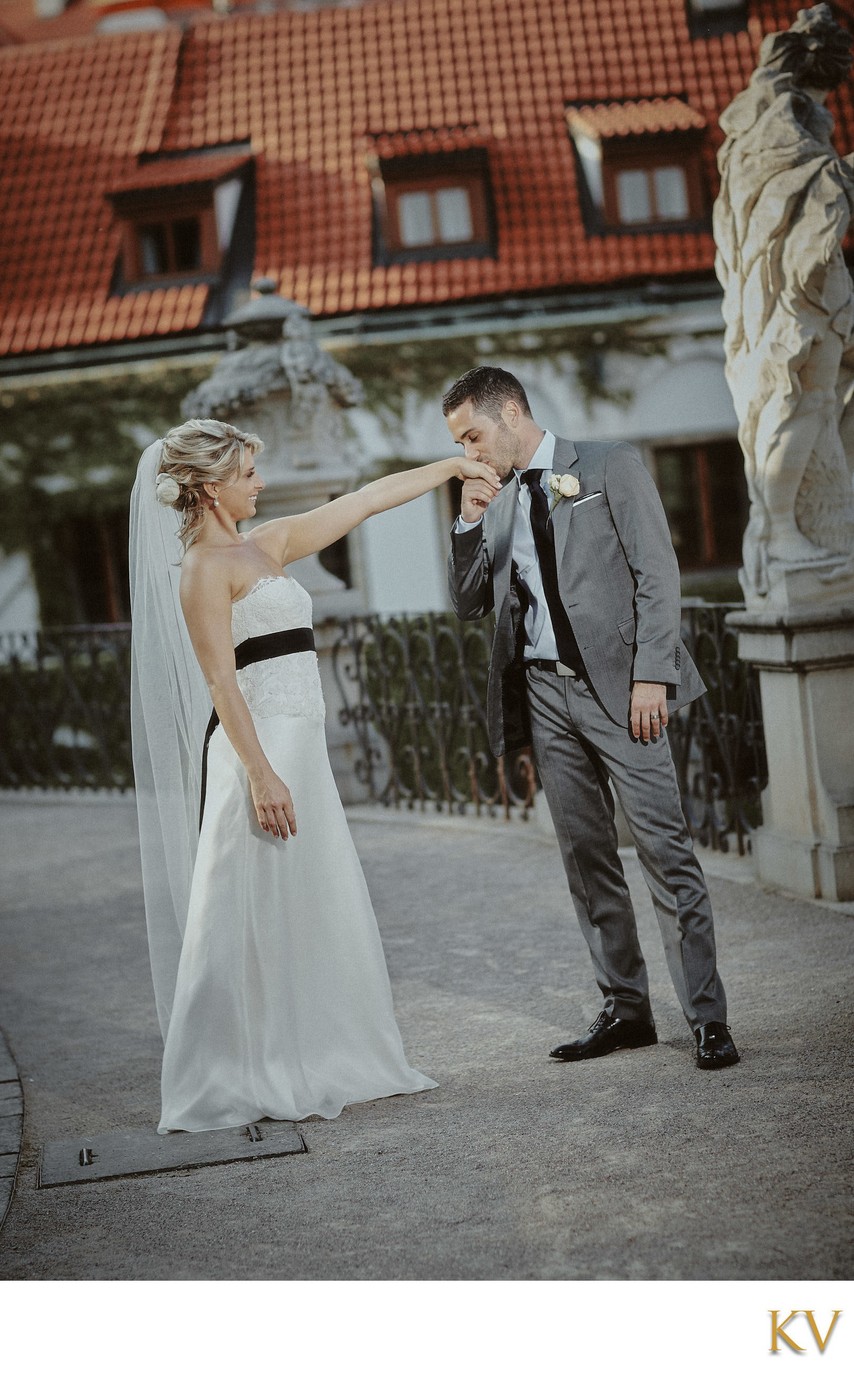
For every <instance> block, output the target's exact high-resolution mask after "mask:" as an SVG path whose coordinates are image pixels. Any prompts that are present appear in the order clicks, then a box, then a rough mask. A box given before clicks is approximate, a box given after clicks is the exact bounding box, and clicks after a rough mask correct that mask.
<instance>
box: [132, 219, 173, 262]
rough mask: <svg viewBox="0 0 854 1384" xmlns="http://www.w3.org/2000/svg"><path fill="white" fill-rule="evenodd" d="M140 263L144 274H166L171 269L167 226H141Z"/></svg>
mask: <svg viewBox="0 0 854 1384" xmlns="http://www.w3.org/2000/svg"><path fill="white" fill-rule="evenodd" d="M139 263H140V268H141V269H142V272H143V274H165V273H166V271H167V269H168V267H169V259H168V252H167V249H166V227H165V226H140V228H139Z"/></svg>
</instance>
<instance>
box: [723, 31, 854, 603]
mask: <svg viewBox="0 0 854 1384" xmlns="http://www.w3.org/2000/svg"><path fill="white" fill-rule="evenodd" d="M851 62H852V56H851V39H850V36H849V35H848V33H847V32H846V31H845V30H843V29H842V28H841V27H840V26H839V25H838V24H837V23H836V21H835V20H834V18H833V15H832V13H831V10H830V6H829V5H826V4H822V5H815V6H813V8H812V9H804V10H801V11H799V13H798V18H797V20H796V22H795V23H794V24H793V25H792V27H791V28H790V29H789V30H787V31H784V32H781V33H777V34H771V35H768V36H767V37H766V38H765V40H764V41H763V44H762V47H761V49H760V54H759V66H758V67H757V69H756V71H755V72H754V74H753V76H752V78H751V81H750V85H749V86H748V88H747V89H746V90H745V91H743V92H742V93H741V94H740V95H739V96H737V97H736V98H735V100H734V101H733V102H732V103H731V104H730V105H729V106H728V107H727V109H726V110H725V111H724V112H723V114H722V116H721V119H720V123H721V128H722V130H723V132H724V134H725V136H726V141H725V143H724V145H723V147H722V148H721V150H720V153H719V156H718V164H719V168H720V172H721V190H720V195H719V197H718V200H717V202H716V205H715V210H714V233H715V241H716V244H717V260H716V269H717V274H718V278H719V279H720V282H721V284H722V286H723V289H724V300H723V314H724V321H725V325H726V332H725V338H724V344H725V350H726V361H727V364H726V371H727V379H728V382H729V386H730V389H731V391H732V396H733V401H734V404H735V410H736V414H737V416H738V420H739V440H740V442H741V446H742V450H743V452H744V457H745V467H746V473H747V483H748V490H749V494H750V519H749V522H748V527H747V531H746V533H745V538H744V568H743V570H742V572H741V581H742V586H743V588H744V593H745V597H746V600H747V604H748V606H751V605H760V606H761V605H763V604H771V605H785V604H788V603H790V602H791V601H792V600H793V599H794V600H795V602H797V595H796V594H795V595H794V597H793V593H796V592H797V590H798V587H797V584H795V585H794V586H793V585H792V584H791V582H790V584H789V585H788V587H787V586H786V585H785V582H784V583H783V585H781V581H780V577H781V574H783V575H784V576H785V575H786V574H789V573H795V574H797V573H801V574H807V575H809V577H810V581H809V583H808V584H807V585H802V587H801V589H802V590H803V591H804V592H807V591H809V593H810V595H809V597H808V598H807V597H806V596H805V597H804V599H809V601H810V602H811V603H813V604H814V603H815V602H816V599H818V600H819V601H820V602H822V603H823V602H825V601H832V600H833V599H834V595H835V594H836V595H837V596H845V597H847V595H848V593H849V591H850V589H851V584H852V581H854V498H852V485H851V470H852V460H854V407H852V398H854V285H852V282H851V276H850V274H849V273H848V270H847V268H846V265H845V261H844V259H843V255H842V249H841V242H842V240H843V238H844V236H845V234H846V231H847V229H848V226H849V222H850V220H851V215H852V211H854V155H849V156H847V157H845V158H840V156H839V155H838V154H837V153H836V150H835V149H834V147H833V145H832V143H831V132H832V130H833V119H832V117H831V115H830V114H829V112H828V111H827V110H826V108H825V105H824V102H825V100H826V98H827V94H828V92H829V91H831V90H832V89H833V88H834V87H835V86H837V85H838V84H839V83H840V82H841V81H843V80H844V79H845V78H846V77H847V75H848V72H849V70H850V68H851ZM846 452H847V457H846ZM817 591H818V592H820V593H821V594H820V595H819V597H818V598H817V597H816V592H817ZM781 592H782V593H785V594H781Z"/></svg>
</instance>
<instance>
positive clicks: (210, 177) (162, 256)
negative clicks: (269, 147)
mask: <svg viewBox="0 0 854 1384" xmlns="http://www.w3.org/2000/svg"><path fill="white" fill-rule="evenodd" d="M248 165H249V156H248V154H246V153H241V154H238V155H235V154H229V155H222V154H203V155H194V156H193V157H191V158H177V159H161V160H156V161H152V162H151V163H148V164H143V165H142V166H141V167H140V168H139V169H138V170H137V172H136V174H135V175H134V176H133V177H132V178H130V179H128V180H127V181H126V182H124V183H123V184H121V185H120V186H119V187H116V188H114V189H113V190H112V191H111V192H110V194H109V196H110V200H111V201H112V203H113V206H114V208H115V211H116V214H117V216H118V217H119V219H120V221H121V223H122V228H123V243H122V257H121V271H120V277H121V281H122V283H123V284H124V285H125V286H126V287H134V288H141V287H154V286H160V285H163V284H174V283H194V282H211V281H213V280H214V279H215V278H216V277H217V275H218V273H219V272H220V269H221V266H222V262H223V257H224V255H225V253H226V252H227V250H228V248H229V246H230V243H231V236H232V231H233V229H234V223H235V219H236V216H237V210H238V206H239V203H240V199H241V195H242V191H243V186H244V181H245V175H246V172H247V169H248Z"/></svg>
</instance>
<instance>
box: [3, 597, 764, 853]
mask: <svg viewBox="0 0 854 1384" xmlns="http://www.w3.org/2000/svg"><path fill="white" fill-rule="evenodd" d="M733 609H736V607H734V606H725V605H705V604H703V603H702V602H699V601H698V602H686V604H685V606H684V608H683V633H684V637H685V640H686V643H687V644H688V646H689V648H690V649H691V651H692V653H693V654H694V657H695V659H696V661H697V663H698V665H699V668H700V671H701V673H702V675H703V677H704V678H705V681H706V683H707V685H708V688H709V695H708V696H707V697H703V698H700V700H699V701H697V702H693V703H692V704H691V705H690V706H689V707H686V708H685V709H684V710H683V711H681V712H679V713H678V715H677V716H675V717H674V718H673V720H672V721H671V723H670V729H669V735H670V739H671V744H672V748H673V754H674V759H675V762H676V767H677V771H678V774H679V782H680V785H681V789H682V796H683V801H684V805H685V810H686V815H687V817H688V821H689V824H690V826H691V829H692V831H693V833H694V836H695V838H696V839H697V840H698V841H699V842H700V843H701V844H703V845H708V846H711V847H712V848H713V849H716V850H728V849H731V848H732V847H735V849H737V850H738V852H739V853H740V854H742V853H743V852H744V851H745V850H746V849H747V844H748V834H749V830H750V828H751V827H753V826H756V825H757V824H758V822H759V794H760V791H761V789H762V788H763V787H764V786H765V783H766V781H767V769H766V762H765V743H764V737H763V729H762V713H761V707H760V701H759V688H758V679H757V677H756V674H755V672H754V671H753V670H752V669H751V668H749V667H747V666H746V665H745V664H743V663H741V662H740V661H739V659H738V656H737V641H736V636H735V635H734V634H733V633H732V632H731V631H730V630H729V629H727V627H726V624H725V618H726V615H727V613H728V612H729V611H730V610H733ZM491 639H492V621H491V620H484V621H480V622H478V623H475V624H460V623H459V622H458V621H457V620H456V619H455V618H454V616H452V615H418V616H410V617H398V618H391V619H386V618H381V617H379V616H375V615H374V616H365V617H357V618H354V619H349V620H345V621H342V622H340V623H339V624H338V628H337V637H336V640H335V643H334V647H333V652H332V668H333V672H334V676H335V679H336V682H337V685H338V689H339V692H340V698H341V711H340V713H339V714H340V717H341V720H342V722H343V724H344V725H345V726H346V727H348V728H349V730H350V733H351V734H352V736H353V739H354V741H355V743H356V746H357V757H358V763H357V773H358V775H359V777H360V779H361V781H362V782H363V784H364V785H365V787H366V790H367V793H368V796H369V798H370V799H371V800H372V801H374V802H377V803H383V804H387V805H394V806H398V807H399V806H402V805H405V806H407V807H409V808H413V809H414V808H420V809H422V810H426V809H427V808H430V807H432V808H434V809H436V810H439V811H446V812H456V813H462V812H466V811H473V812H475V813H478V814H485V815H491V816H495V815H497V814H502V815H504V816H505V817H510V816H513V815H516V816H520V817H523V818H524V817H527V815H528V813H529V811H530V808H531V805H532V803H533V800H534V794H535V792H536V787H537V782H536V774H535V770H534V765H533V763H532V761H531V758H530V756H529V755H527V754H520V755H516V756H515V757H513V758H512V759H511V760H509V761H508V762H502V761H499V762H497V763H496V761H495V760H494V758H493V756H492V754H491V753H490V750H489V746H488V741H487V735H486V719H485V711H484V708H485V705H486V679H487V668H488V662H489V647H490V643H491ZM129 685H130V628H129V626H127V625H106V626H94V627H92V626H89V627H86V628H81V629H64V630H43V631H39V632H37V633H33V634H20V635H9V634H7V635H0V786H2V787H5V788H22V787H42V788H55V787H64V788H120V789H125V788H130V787H132V785H133V768H132V763H131V750H130V716H129V695H130V694H129Z"/></svg>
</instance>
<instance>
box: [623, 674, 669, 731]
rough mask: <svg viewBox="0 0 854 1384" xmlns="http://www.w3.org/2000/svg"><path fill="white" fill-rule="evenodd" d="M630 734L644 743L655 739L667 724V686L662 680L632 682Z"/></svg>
mask: <svg viewBox="0 0 854 1384" xmlns="http://www.w3.org/2000/svg"><path fill="white" fill-rule="evenodd" d="M631 722H632V735H633V736H634V737H635V739H636V740H643V742H644V744H646V743H647V741H649V740H650V739H652V740H657V739H658V736H659V734H660V733H661V731H662V730H663V729H664V727H665V726H666V725H667V687H666V685H665V684H664V683H663V682H635V683H632V706H631Z"/></svg>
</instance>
